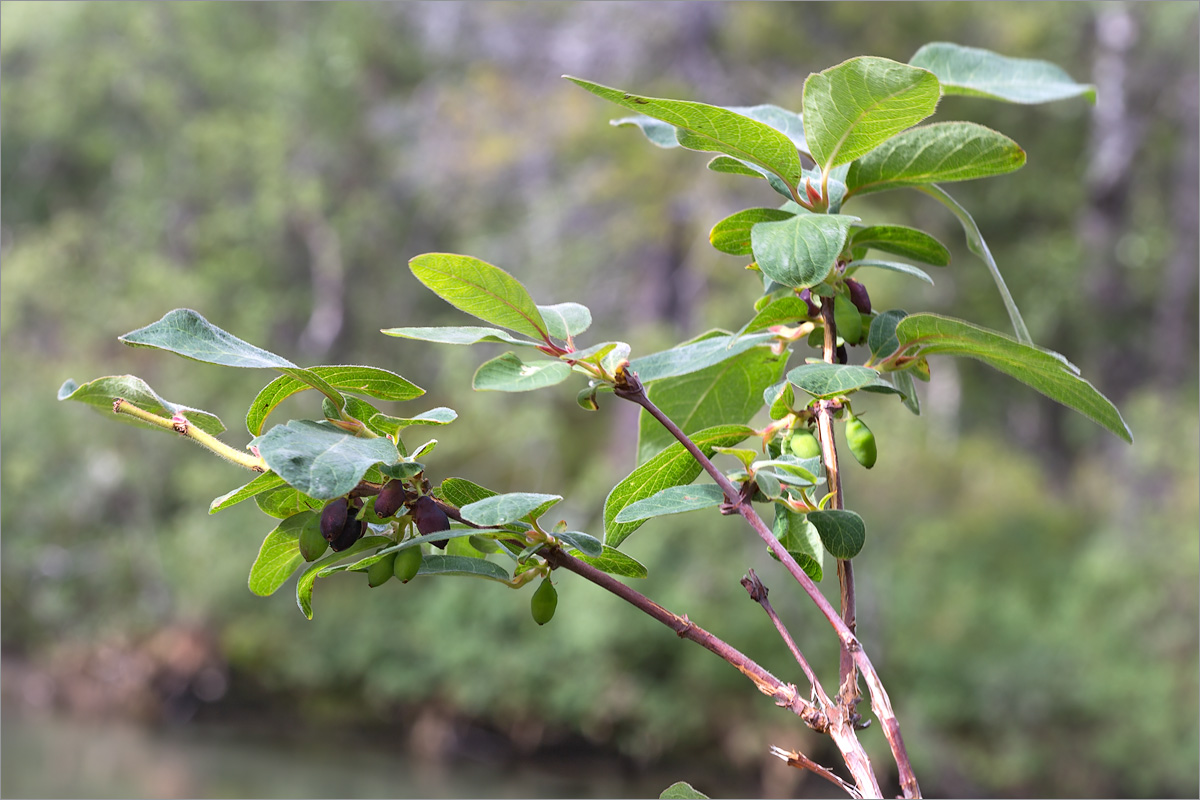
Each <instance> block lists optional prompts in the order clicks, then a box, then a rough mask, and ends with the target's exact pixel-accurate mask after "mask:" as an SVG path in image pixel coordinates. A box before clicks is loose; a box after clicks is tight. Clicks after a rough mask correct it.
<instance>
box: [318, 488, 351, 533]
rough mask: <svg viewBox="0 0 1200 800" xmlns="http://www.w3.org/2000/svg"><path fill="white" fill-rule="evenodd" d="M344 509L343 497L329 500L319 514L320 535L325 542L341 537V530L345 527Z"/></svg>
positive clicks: (345, 506)
mask: <svg viewBox="0 0 1200 800" xmlns="http://www.w3.org/2000/svg"><path fill="white" fill-rule="evenodd" d="M346 509H347V503H346V498H344V497H339V498H337V499H336V500H330V501H329V503H328V504H326V506H325V509H324V510H323V511H322V512H321V535H322V536H324V537H325V541H327V542H332V541H333V540H334V539H336V538H337V537H338V536H340V535H341V533H342V528H344V527H346Z"/></svg>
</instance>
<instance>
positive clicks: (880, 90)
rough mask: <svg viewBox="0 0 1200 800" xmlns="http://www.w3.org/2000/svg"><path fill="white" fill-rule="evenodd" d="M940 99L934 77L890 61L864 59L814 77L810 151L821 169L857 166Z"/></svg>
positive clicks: (807, 122) (808, 90)
mask: <svg viewBox="0 0 1200 800" xmlns="http://www.w3.org/2000/svg"><path fill="white" fill-rule="evenodd" d="M940 98H941V90H940V88H939V86H938V80H937V78H936V77H935V76H934V75H933V73H931V72H928V71H926V70H924V69H918V68H916V67H911V66H909V65H907V64H901V63H899V62H896V61H891V60H889V59H886V58H876V57H874V56H861V57H859V58H852V59H850V60H849V61H845V62H843V63H841V64H838V65H837V66H836V67H830V68H829V69H827V70H825V71H824V72H819V73H817V74H815V75H809V76H808V79H807V80H806V81H805V82H804V128H805V136H806V138H807V140H808V151H809V152H810V153H811V154H812V157H813V160H814V161H816V162H817V166H818V167H820V168H821V169H822V170H828V169H830V168H831V167H835V166H837V165H838V164H845V163H847V162H850V161H854V160H855V159H857V158H860V157H861V156H863V155H865V154H866V153H869V152H870V151H871V150H873V149H874V148H875V147H877V146H878V145H880V144H882V143H883V142H885V141H886V140H888V139H889V138H891V137H892V136H895V135H896V134H897V133H899V132H900V131H902V130H904V129H905V128H909V127H911V126H913V125H916V124H917V123H918V122H920V121H921V120H923V119H925V118H926V117H928V116H929V115H930V114H932V113H933V112H934V109H935V108H937V103H938V100H939V99H940Z"/></svg>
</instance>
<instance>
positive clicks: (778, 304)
mask: <svg viewBox="0 0 1200 800" xmlns="http://www.w3.org/2000/svg"><path fill="white" fill-rule="evenodd" d="M807 319H808V303H805V302H804V301H803V300H801V299H800V298H799V297H795V296H791V297H781V298H780V299H778V300H775V301H774V302H772V303H771V304H770V305H768V306H767V307H766V308H764V309H763V310H762V311H759V312H758V313H757V314H755V315H754V319H752V320H750V321H749V322H747V323H746V327H744V328H742V330H741V331H740V332H741V333H743V334H745V333H754V332H755V331H761V330H764V329H766V328H769V327H771V326H772V325H793V324H795V323H797V322H802V321H804V320H807Z"/></svg>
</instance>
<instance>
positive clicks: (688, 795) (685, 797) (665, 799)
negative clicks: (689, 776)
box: [658, 781, 708, 800]
mask: <svg viewBox="0 0 1200 800" xmlns="http://www.w3.org/2000/svg"><path fill="white" fill-rule="evenodd" d="M658 797H659V800H708V795H706V794H704V793H703V792H700V791H697V790H696V789H695V788H694V787H693V786H692V785H691V784H690V783H688V782H687V781H675V783H672V784H671V785H670V786H668V787H667V788H665V789H663V790H662V794H660V795H659V796H658Z"/></svg>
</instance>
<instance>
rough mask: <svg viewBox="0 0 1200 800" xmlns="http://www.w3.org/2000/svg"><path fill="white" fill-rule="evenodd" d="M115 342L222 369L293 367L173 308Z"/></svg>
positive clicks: (188, 312) (190, 313)
mask: <svg viewBox="0 0 1200 800" xmlns="http://www.w3.org/2000/svg"><path fill="white" fill-rule="evenodd" d="M118 341H121V342H124V343H125V344H127V345H130V346H133V347H153V348H157V349H159V350H166V351H168V352H171V353H175V354H177V355H181V356H183V357H184V358H190V359H192V360H194V361H203V362H205V363H208V364H220V365H222V366H226V367H250V368H257V369H279V370H282V369H289V368H293V367H295V366H296V365H295V364H293V363H292V362H291V361H288V360H287V359H286V358H283V357H282V356H277V355H275V354H274V353H271V352H268V351H266V350H263V349H262V348H260V347H255V346H254V345H252V344H250V343H248V342H244V341H242V340H241V339H239V338H237V337H236V336H234V335H233V334H231V333H227V332H226V331H223V330H221V329H220V328H218V327H217V326H215V325H213V324H212V323H210V322H209V321H208V320H206V319H205V318H204V317H202V316H201V315H200V314H199V313H197V312H195V311H192V310H191V309H190V308H177V309H175V310H174V311H170V312H168V313H167V314H166V315H165V316H164V317H163V318H162V319H160V320H159V321H158V322H154V323H151V324H150V325H147V326H146V327H144V328H138V329H137V330H136V331H130V332H129V333H127V334H125V335H124V336H121V337H118Z"/></svg>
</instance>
